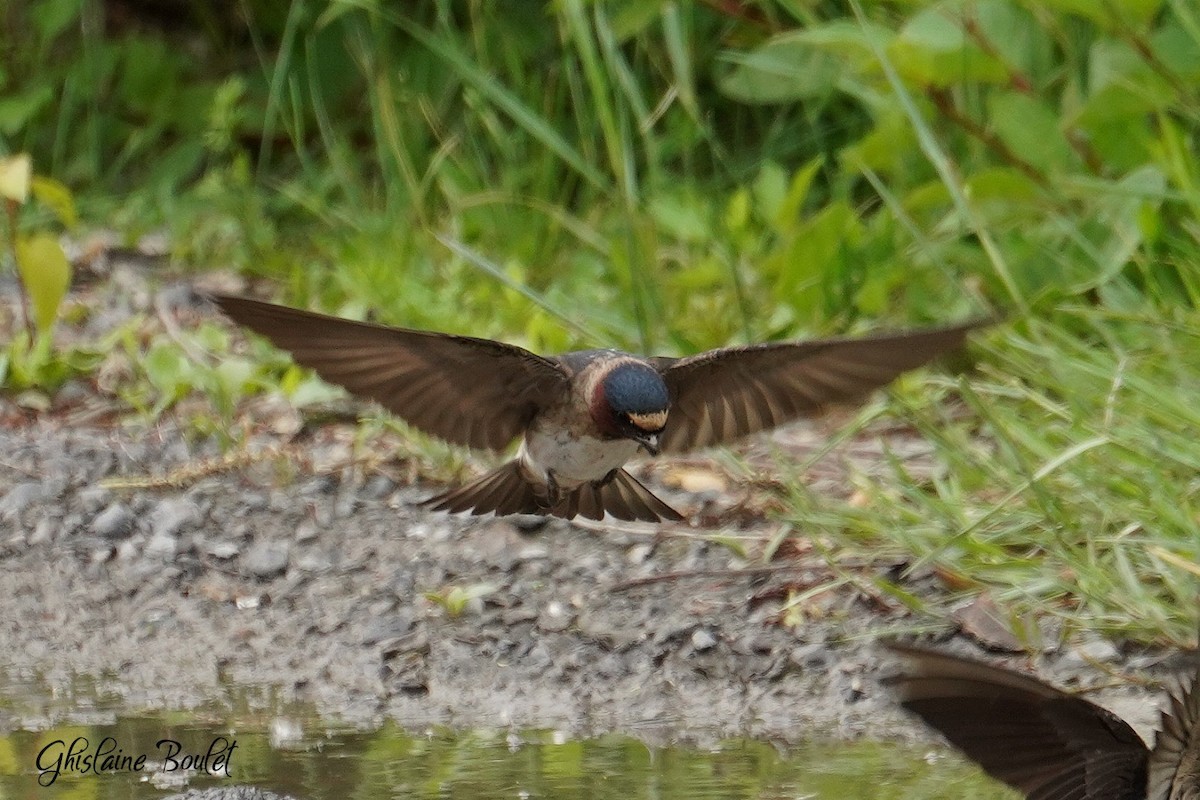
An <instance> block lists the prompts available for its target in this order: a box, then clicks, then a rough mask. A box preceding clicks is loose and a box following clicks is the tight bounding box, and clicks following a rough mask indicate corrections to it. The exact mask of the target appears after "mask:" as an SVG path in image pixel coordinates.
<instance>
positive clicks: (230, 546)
mask: <svg viewBox="0 0 1200 800" xmlns="http://www.w3.org/2000/svg"><path fill="white" fill-rule="evenodd" d="M207 552H208V554H209V555H210V556H212V557H213V558H219V559H221V560H222V561H224V560H226V559H229V558H233V557H234V556H236V555H237V554H238V553H240V552H241V548H240V547H238V546H237V545H236V544H235V543H233V542H230V541H220V542H213V543H212V544H210V545H209V546H208V551H207Z"/></svg>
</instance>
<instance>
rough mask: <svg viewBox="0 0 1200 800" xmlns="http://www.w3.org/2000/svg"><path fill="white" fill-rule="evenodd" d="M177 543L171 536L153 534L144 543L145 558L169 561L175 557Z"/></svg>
mask: <svg viewBox="0 0 1200 800" xmlns="http://www.w3.org/2000/svg"><path fill="white" fill-rule="evenodd" d="M177 547H178V541H177V540H176V538H175V537H174V536H173V535H170V534H159V533H155V534H154V535H152V536H151V537H150V541H148V542H146V551H145V553H146V557H147V558H156V559H161V560H162V561H170V560H171V559H173V558H174V557H175V551H176V549H177Z"/></svg>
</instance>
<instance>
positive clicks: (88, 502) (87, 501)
mask: <svg viewBox="0 0 1200 800" xmlns="http://www.w3.org/2000/svg"><path fill="white" fill-rule="evenodd" d="M75 498H76V500H78V501H79V505H81V506H83V509H84V511H88V512H90V513H92V514H95V513H96V512H98V511H99V510H100V509H102V508H104V507H105V506H107V505H108V504H109V503H110V502H111V501H112V492H111V491H109V490H108V489H105V488H104V487H103V486H89V487H87V488H86V489H81V490H80V491H79V493H78V494H77V495H75Z"/></svg>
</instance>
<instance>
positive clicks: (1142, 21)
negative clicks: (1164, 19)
mask: <svg viewBox="0 0 1200 800" xmlns="http://www.w3.org/2000/svg"><path fill="white" fill-rule="evenodd" d="M1041 2H1042V5H1043V6H1044V7H1045V8H1046V9H1047V10H1050V11H1056V12H1059V13H1066V14H1075V15H1077V16H1080V17H1084V18H1086V19H1089V20H1091V21H1092V22H1095V23H1096V24H1097V25H1100V26H1103V27H1105V28H1108V29H1110V30H1116V29H1122V28H1128V27H1138V28H1142V27H1145V26H1147V25H1149V24H1150V23H1151V22H1153V21H1154V18H1155V17H1156V16H1157V15H1158V12H1159V9H1160V8H1162V0H1041Z"/></svg>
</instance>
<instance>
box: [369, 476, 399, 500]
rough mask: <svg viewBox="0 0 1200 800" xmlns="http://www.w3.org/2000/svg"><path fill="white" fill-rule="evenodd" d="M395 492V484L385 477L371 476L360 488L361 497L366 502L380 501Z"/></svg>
mask: <svg viewBox="0 0 1200 800" xmlns="http://www.w3.org/2000/svg"><path fill="white" fill-rule="evenodd" d="M394 491H396V482H395V481H393V480H392V479H391V478H389V477H388V476H387V475H372V476H371V479H370V480H369V481H367V484H366V485H365V486H363V488H362V496H363V497H365V498H367V499H368V500H382V499H383V498H385V497H387V496H388V495H390V494H391V493H392V492H394Z"/></svg>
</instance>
